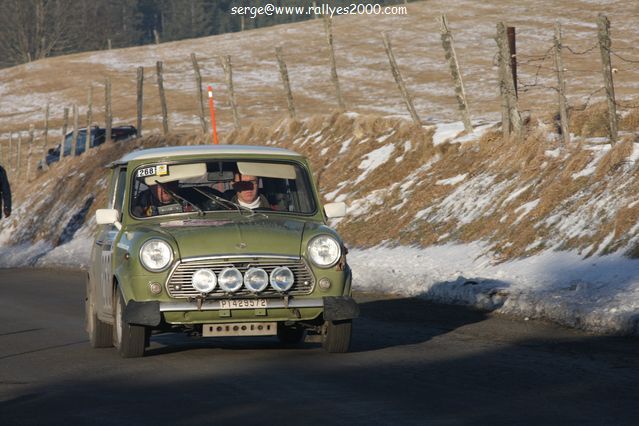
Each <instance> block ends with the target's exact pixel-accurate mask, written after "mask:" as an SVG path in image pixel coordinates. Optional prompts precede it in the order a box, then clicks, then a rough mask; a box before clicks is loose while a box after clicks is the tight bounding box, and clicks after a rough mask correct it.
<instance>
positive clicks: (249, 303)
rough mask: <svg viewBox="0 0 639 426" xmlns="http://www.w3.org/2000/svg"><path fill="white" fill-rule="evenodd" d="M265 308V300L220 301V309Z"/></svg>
mask: <svg viewBox="0 0 639 426" xmlns="http://www.w3.org/2000/svg"><path fill="white" fill-rule="evenodd" d="M266 307H267V303H266V299H232V300H220V309H262V308H266Z"/></svg>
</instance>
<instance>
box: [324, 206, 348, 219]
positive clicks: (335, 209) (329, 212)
mask: <svg viewBox="0 0 639 426" xmlns="http://www.w3.org/2000/svg"><path fill="white" fill-rule="evenodd" d="M324 213H326V217H328V218H329V219H332V218H336V217H344V216H346V203H328V204H324Z"/></svg>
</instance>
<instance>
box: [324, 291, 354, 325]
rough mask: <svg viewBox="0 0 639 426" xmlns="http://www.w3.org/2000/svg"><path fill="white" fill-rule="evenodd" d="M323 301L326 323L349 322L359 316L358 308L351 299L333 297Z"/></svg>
mask: <svg viewBox="0 0 639 426" xmlns="http://www.w3.org/2000/svg"><path fill="white" fill-rule="evenodd" d="M323 299H324V319H325V320H327V321H342V320H349V319H353V318H357V317H358V316H359V306H357V303H356V302H355V300H353V298H352V297H348V296H334V297H324V298H323Z"/></svg>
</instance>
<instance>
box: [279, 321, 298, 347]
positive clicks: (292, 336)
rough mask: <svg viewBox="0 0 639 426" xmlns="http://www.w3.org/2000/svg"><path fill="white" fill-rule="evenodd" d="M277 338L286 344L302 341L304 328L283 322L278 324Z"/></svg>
mask: <svg viewBox="0 0 639 426" xmlns="http://www.w3.org/2000/svg"><path fill="white" fill-rule="evenodd" d="M277 338H278V339H280V342H281V343H284V344H285V345H294V344H296V343H300V342H301V341H302V339H303V338H304V328H303V327H298V326H287V325H284V324H283V323H278V324H277Z"/></svg>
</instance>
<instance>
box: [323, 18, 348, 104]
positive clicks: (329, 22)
mask: <svg viewBox="0 0 639 426" xmlns="http://www.w3.org/2000/svg"><path fill="white" fill-rule="evenodd" d="M324 30H325V31H326V42H327V43H328V55H329V59H330V61H331V80H332V81H333V84H334V85H335V94H336V96H337V104H338V105H339V109H340V110H344V109H346V106H345V104H344V99H343V98H342V91H341V90H340V88H339V78H338V76H337V64H336V63H335V49H334V48H333V19H332V18H331V17H330V16H328V15H324Z"/></svg>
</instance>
